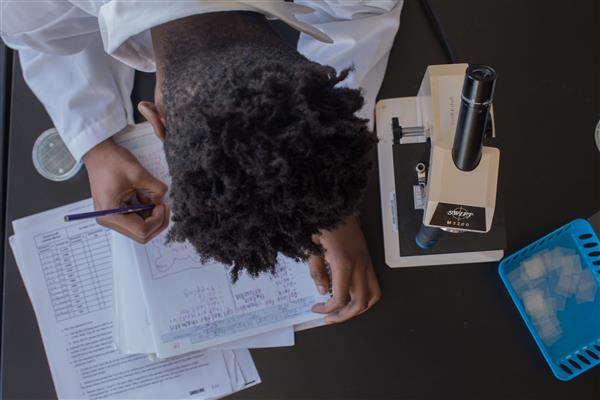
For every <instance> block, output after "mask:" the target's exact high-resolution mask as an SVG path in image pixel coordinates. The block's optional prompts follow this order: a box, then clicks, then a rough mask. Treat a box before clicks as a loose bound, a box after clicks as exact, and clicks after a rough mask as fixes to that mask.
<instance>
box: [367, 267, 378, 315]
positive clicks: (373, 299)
mask: <svg viewBox="0 0 600 400" xmlns="http://www.w3.org/2000/svg"><path fill="white" fill-rule="evenodd" d="M367 283H368V285H369V304H368V305H367V309H366V310H364V311H363V312H365V311H367V310H368V309H370V308H371V307H373V306H374V305H375V303H377V302H378V301H379V300H381V288H380V287H379V282H378V281H377V276H376V275H375V268H373V264H370V266H369V268H367Z"/></svg>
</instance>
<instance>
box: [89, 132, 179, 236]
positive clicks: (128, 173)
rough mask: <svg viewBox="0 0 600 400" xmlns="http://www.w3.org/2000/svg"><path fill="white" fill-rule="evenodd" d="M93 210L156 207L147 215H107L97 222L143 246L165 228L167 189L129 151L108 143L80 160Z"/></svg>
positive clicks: (167, 211)
mask: <svg viewBox="0 0 600 400" xmlns="http://www.w3.org/2000/svg"><path fill="white" fill-rule="evenodd" d="M83 160H84V162H85V166H86V168H87V171H88V177H89V180H90V188H91V191H92V197H93V199H94V208H95V209H96V210H105V209H109V208H118V207H126V206H127V205H131V204H133V203H138V204H139V203H142V204H156V207H154V209H153V210H152V211H151V212H146V213H145V214H144V213H131V214H121V215H110V216H106V217H101V218H98V219H97V222H98V223H99V224H100V225H102V226H105V227H107V228H111V229H114V230H115V231H117V232H119V233H121V234H123V235H125V236H128V237H130V238H132V239H134V240H135V241H137V242H139V243H146V242H148V241H149V240H150V239H152V238H153V237H155V236H156V235H158V234H159V233H160V232H161V231H162V230H163V229H165V228H166V227H167V226H168V224H169V210H168V208H167V206H166V205H165V204H162V198H163V196H164V195H165V193H166V192H167V186H166V185H165V184H164V183H162V182H161V181H159V180H158V179H156V178H155V177H153V176H152V175H151V174H150V173H149V172H148V171H147V170H146V169H145V168H144V167H142V166H141V165H140V163H139V162H138V160H137V159H136V158H135V157H134V156H133V154H131V153H130V152H129V151H127V150H126V149H124V148H123V147H121V146H119V145H117V144H116V143H114V142H113V141H112V139H108V140H105V141H104V142H102V143H100V144H98V145H97V146H95V147H94V148H93V149H92V150H90V151H89V152H88V153H87V154H86V155H85V156H84V157H83Z"/></svg>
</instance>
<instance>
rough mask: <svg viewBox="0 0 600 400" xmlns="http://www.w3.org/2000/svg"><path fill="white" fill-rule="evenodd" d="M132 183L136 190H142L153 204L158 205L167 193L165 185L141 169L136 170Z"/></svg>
mask: <svg viewBox="0 0 600 400" xmlns="http://www.w3.org/2000/svg"><path fill="white" fill-rule="evenodd" d="M132 183H133V184H134V185H135V186H136V187H137V188H140V189H143V190H144V191H145V192H146V193H147V194H148V197H149V198H150V201H151V202H152V203H154V204H160V203H161V201H162V198H163V196H164V195H165V194H166V193H167V185H165V184H164V183H163V182H161V181H160V180H158V179H156V178H155V177H154V176H152V174H150V173H149V172H148V171H146V170H145V169H143V168H140V169H139V170H137V173H136V175H135V177H134V179H133V182H132Z"/></svg>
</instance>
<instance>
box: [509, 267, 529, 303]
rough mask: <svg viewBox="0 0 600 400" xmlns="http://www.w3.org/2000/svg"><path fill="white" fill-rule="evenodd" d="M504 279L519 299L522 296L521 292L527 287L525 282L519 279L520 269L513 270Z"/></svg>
mask: <svg viewBox="0 0 600 400" xmlns="http://www.w3.org/2000/svg"><path fill="white" fill-rule="evenodd" d="M506 279H507V280H508V283H509V284H510V286H512V288H513V290H514V291H515V292H517V294H518V295H519V297H521V296H522V294H523V293H522V292H523V290H524V289H525V288H526V286H527V282H525V280H524V279H523V278H522V277H521V269H520V268H515V269H513V270H512V271H510V272H509V273H508V274H506Z"/></svg>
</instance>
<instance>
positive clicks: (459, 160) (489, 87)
mask: <svg viewBox="0 0 600 400" xmlns="http://www.w3.org/2000/svg"><path fill="white" fill-rule="evenodd" d="M495 86H496V71H494V69H493V68H491V67H488V66H485V65H470V66H469V67H468V68H467V72H466V74H465V80H464V83H463V89H462V94H461V104H460V111H459V114H458V121H457V124H456V133H455V135H454V144H453V146H452V158H453V159H454V164H455V165H456V167H457V168H458V169H460V170H463V171H472V170H474V169H475V168H477V165H479V160H480V159H481V147H482V146H483V136H484V133H485V129H486V126H487V122H488V121H487V120H488V113H489V109H490V106H491V105H492V100H493V97H494V88H495Z"/></svg>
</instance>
